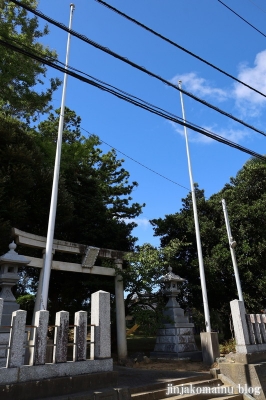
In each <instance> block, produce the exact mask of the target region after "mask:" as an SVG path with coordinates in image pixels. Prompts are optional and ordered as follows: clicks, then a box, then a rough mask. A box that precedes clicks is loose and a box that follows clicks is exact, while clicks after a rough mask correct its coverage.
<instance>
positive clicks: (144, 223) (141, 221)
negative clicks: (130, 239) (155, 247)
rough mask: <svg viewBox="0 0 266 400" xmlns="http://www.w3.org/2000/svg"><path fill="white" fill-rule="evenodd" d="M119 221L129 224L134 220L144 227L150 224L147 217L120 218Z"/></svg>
mask: <svg viewBox="0 0 266 400" xmlns="http://www.w3.org/2000/svg"><path fill="white" fill-rule="evenodd" d="M121 221H124V222H125V224H130V223H131V222H135V223H136V224H138V226H139V227H142V228H144V229H146V228H148V227H149V226H150V221H149V220H148V219H147V218H121Z"/></svg>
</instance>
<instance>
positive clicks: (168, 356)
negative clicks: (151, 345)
mask: <svg viewBox="0 0 266 400" xmlns="http://www.w3.org/2000/svg"><path fill="white" fill-rule="evenodd" d="M150 358H152V359H157V360H159V359H163V360H184V359H187V360H188V359H189V360H192V361H202V352H201V351H186V352H180V353H167V352H159V351H152V352H151V353H150Z"/></svg>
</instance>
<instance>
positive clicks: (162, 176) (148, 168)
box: [81, 127, 189, 191]
mask: <svg viewBox="0 0 266 400" xmlns="http://www.w3.org/2000/svg"><path fill="white" fill-rule="evenodd" d="M81 129H82V130H83V131H84V132H87V133H88V134H89V135H90V136H93V133H90V132H89V131H87V130H86V129H84V128H82V127H81ZM97 136H98V135H97ZM98 138H99V139H100V141H101V142H102V143H104V144H106V145H107V146H109V147H111V148H112V149H114V150H115V151H117V152H118V153H120V154H123V156H125V157H127V158H129V160H132V161H134V162H135V163H136V164H139V165H140V166H141V167H143V168H146V169H147V170H148V171H151V172H153V173H154V174H156V175H159V176H160V177H161V178H164V179H166V180H167V181H169V182H172V183H174V184H175V185H178V186H180V187H182V188H183V189H186V190H188V191H189V189H188V188H187V187H186V186H183V185H180V183H177V182H175V181H173V180H172V179H170V178H167V177H166V176H164V175H162V174H160V173H159V172H157V171H155V170H154V169H152V168H150V167H147V165H144V164H142V163H141V162H139V161H137V160H135V159H134V158H132V157H130V156H128V155H127V154H125V153H123V151H121V150H118V149H117V148H115V147H114V146H112V145H111V144H109V143H107V142H105V141H104V140H102V139H101V138H100V137H99V136H98Z"/></svg>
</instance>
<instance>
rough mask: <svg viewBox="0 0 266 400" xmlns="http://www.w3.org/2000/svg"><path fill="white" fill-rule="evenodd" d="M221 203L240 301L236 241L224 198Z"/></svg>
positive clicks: (241, 295)
mask: <svg viewBox="0 0 266 400" xmlns="http://www.w3.org/2000/svg"><path fill="white" fill-rule="evenodd" d="M222 205H223V212H224V219H225V225H226V230H227V236H228V241H229V247H230V252H231V257H232V262H233V267H234V273H235V279H236V287H237V292H238V298H239V300H240V301H244V299H243V294H242V288H241V282H240V278H239V273H238V267H237V262H236V253H235V246H236V242H235V241H234V240H233V236H232V233H231V228H230V223H229V217H228V213H227V208H226V202H225V200H224V199H222Z"/></svg>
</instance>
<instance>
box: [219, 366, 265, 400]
mask: <svg viewBox="0 0 266 400" xmlns="http://www.w3.org/2000/svg"><path fill="white" fill-rule="evenodd" d="M224 360H225V361H223V362H221V359H220V362H219V369H220V371H221V373H222V374H223V375H224V376H226V377H227V378H229V379H230V380H231V381H233V382H234V383H235V384H237V385H240V386H241V387H242V388H244V389H245V391H246V392H247V393H248V394H250V395H251V396H252V397H253V398H255V399H256V400H265V398H266V364H265V363H260V364H242V363H234V362H232V361H231V362H227V360H226V359H224Z"/></svg>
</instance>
